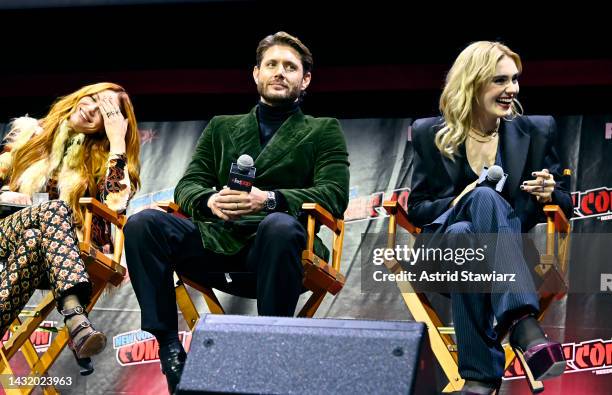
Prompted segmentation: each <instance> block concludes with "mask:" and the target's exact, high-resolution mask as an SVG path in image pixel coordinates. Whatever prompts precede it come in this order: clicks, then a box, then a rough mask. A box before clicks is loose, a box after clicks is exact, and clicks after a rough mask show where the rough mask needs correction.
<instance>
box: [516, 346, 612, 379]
mask: <svg viewBox="0 0 612 395" xmlns="http://www.w3.org/2000/svg"><path fill="white" fill-rule="evenodd" d="M563 354H564V355H565V359H566V360H567V367H566V368H565V374H567V373H578V372H587V371H592V372H593V373H594V374H598V375H600V374H609V373H612V340H601V339H596V340H586V341H583V342H581V343H566V344H564V345H563ZM522 377H525V371H524V370H523V368H522V367H521V364H520V363H519V361H518V359H517V358H515V359H514V361H513V362H512V364H510V366H509V367H508V369H506V372H505V373H504V379H505V380H514V379H518V378H522Z"/></svg>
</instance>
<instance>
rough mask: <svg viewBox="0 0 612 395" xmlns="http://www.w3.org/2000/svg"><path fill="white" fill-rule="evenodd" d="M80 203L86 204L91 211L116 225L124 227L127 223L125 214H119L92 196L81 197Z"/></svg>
mask: <svg viewBox="0 0 612 395" xmlns="http://www.w3.org/2000/svg"><path fill="white" fill-rule="evenodd" d="M79 204H80V205H81V206H84V207H85V209H86V210H87V211H91V212H92V213H93V214H95V215H98V216H100V217H102V218H104V219H105V220H107V221H109V222H110V223H112V224H113V225H115V226H118V227H120V228H123V225H125V215H123V214H118V213H117V212H116V211H114V210H111V209H110V208H108V206H106V205H105V204H103V203H102V202H100V201H99V200H97V199H94V198H91V197H84V198H80V199H79Z"/></svg>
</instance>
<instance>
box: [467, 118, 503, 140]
mask: <svg viewBox="0 0 612 395" xmlns="http://www.w3.org/2000/svg"><path fill="white" fill-rule="evenodd" d="M498 130H499V118H498V119H497V123H496V125H495V129H493V130H491V131H490V132H488V133H481V132H480V131H479V130H478V129H476V128H474V127H471V128H470V131H469V136H470V137H471V138H473V139H474V140H476V141H478V142H479V143H488V142H489V141H491V140H493V139H495V138H496V137H497V132H498Z"/></svg>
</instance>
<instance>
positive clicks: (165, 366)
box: [159, 343, 187, 395]
mask: <svg viewBox="0 0 612 395" xmlns="http://www.w3.org/2000/svg"><path fill="white" fill-rule="evenodd" d="M185 360H187V354H186V353H185V350H184V349H183V346H182V345H181V344H180V343H175V344H170V345H168V346H167V347H164V349H161V348H160V350H159V362H160V363H161V370H162V373H163V374H164V375H165V376H166V381H167V382H168V393H169V394H171V395H173V394H174V392H175V391H176V387H177V386H178V383H179V381H180V380H181V375H182V374H183V368H184V367H185Z"/></svg>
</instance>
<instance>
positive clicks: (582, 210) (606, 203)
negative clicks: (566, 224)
mask: <svg viewBox="0 0 612 395" xmlns="http://www.w3.org/2000/svg"><path fill="white" fill-rule="evenodd" d="M572 204H573V206H574V215H575V216H576V217H578V219H580V218H590V217H600V218H599V219H600V220H602V221H605V220H609V219H612V215H606V214H610V213H612V189H611V188H607V187H599V188H595V189H589V190H588V191H578V192H573V193H572Z"/></svg>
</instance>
